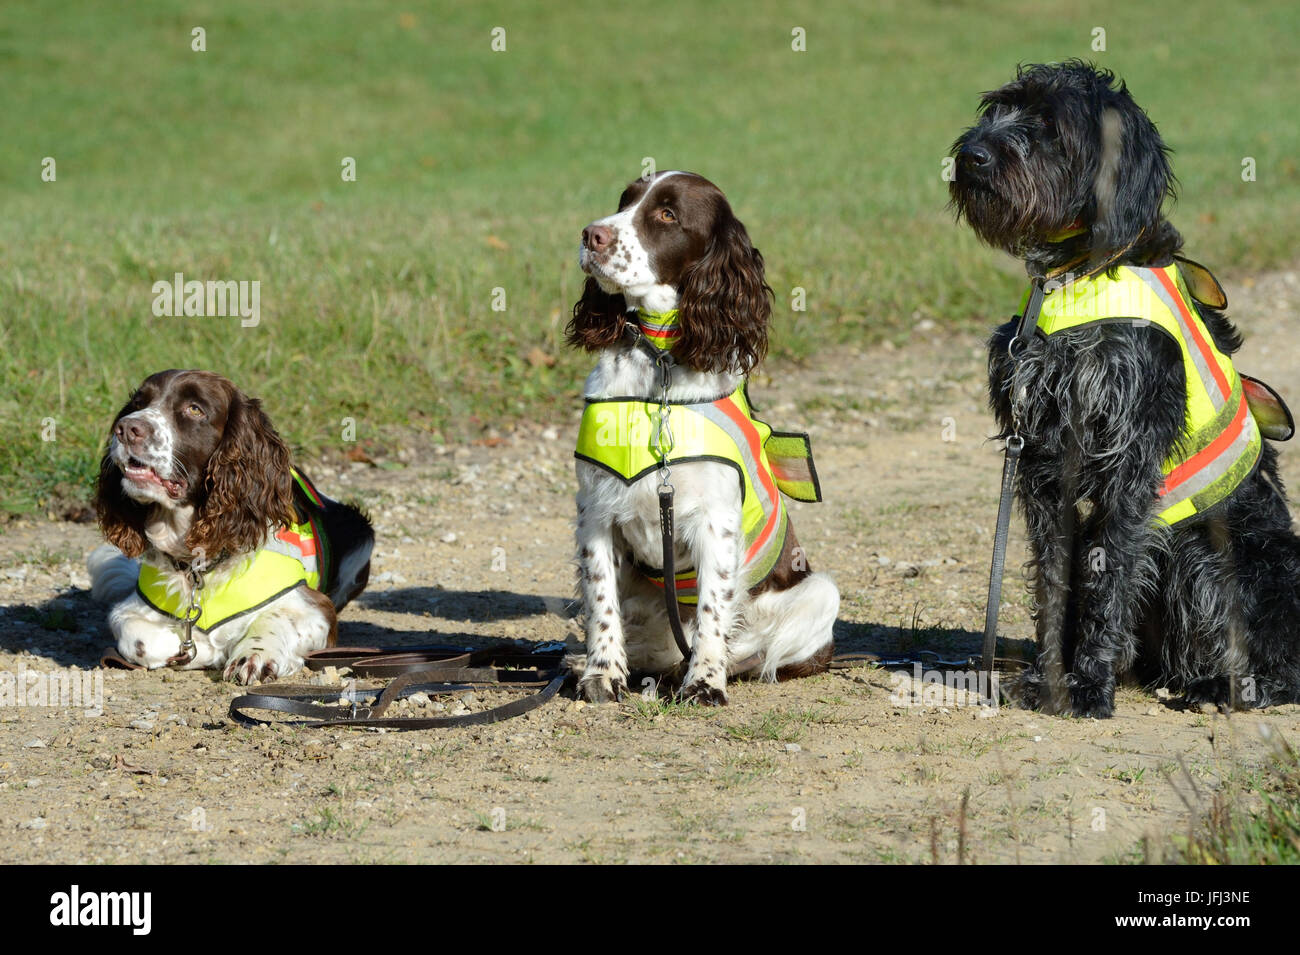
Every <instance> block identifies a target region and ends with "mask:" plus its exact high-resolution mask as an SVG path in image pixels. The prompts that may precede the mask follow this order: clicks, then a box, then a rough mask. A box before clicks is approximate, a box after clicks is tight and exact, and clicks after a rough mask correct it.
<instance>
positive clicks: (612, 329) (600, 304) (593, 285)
mask: <svg viewBox="0 0 1300 955" xmlns="http://www.w3.org/2000/svg"><path fill="white" fill-rule="evenodd" d="M626 314H627V302H626V301H625V300H624V298H623V296H622V295H611V294H609V293H608V292H606V291H605V290H603V289H602V288H601V287H600V285H598V284H597V282H596V280H595V279H593V278H588V279H587V283H586V284H585V285H584V286H583V287H582V298H580V299H578V301H577V303H576V304H575V305H574V306H573V318H572V319H570V320H569V324H568V326H567V327H566V328H565V329H564V333H565V341H567V342H568V343H569V344H570V345H574V346H576V347H578V348H582V349H585V350H586V351H597V350H599V349H601V348H609V347H610V346H611V345H616V344H618V342H619V340H620V339H622V337H623V325H624V323H625V322H626V321H627V319H626V317H625V316H626Z"/></svg>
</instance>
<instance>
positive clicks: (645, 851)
mask: <svg viewBox="0 0 1300 955" xmlns="http://www.w3.org/2000/svg"><path fill="white" fill-rule="evenodd" d="M1226 278H1228V279H1229V280H1230V281H1228V282H1227V283H1225V284H1227V287H1228V289H1229V294H1230V296H1231V298H1232V308H1233V314H1234V317H1235V318H1236V319H1237V320H1238V322H1239V323H1240V324H1241V326H1242V327H1243V328H1244V329H1245V331H1246V333H1247V344H1246V347H1245V349H1244V351H1243V353H1242V355H1241V357H1240V359H1239V365H1240V366H1241V367H1242V369H1243V370H1245V371H1248V372H1249V373H1251V374H1254V375H1256V376H1259V377H1263V378H1265V379H1266V380H1268V381H1269V382H1270V383H1271V384H1273V385H1275V386H1276V387H1277V388H1278V389H1279V390H1281V391H1282V392H1283V394H1284V395H1289V396H1292V398H1293V404H1294V403H1295V397H1294V396H1297V395H1300V352H1297V351H1296V350H1295V349H1294V348H1289V347H1280V346H1281V344H1282V343H1286V342H1289V341H1290V338H1289V336H1288V335H1286V334H1284V332H1285V331H1286V327H1285V326H1286V323H1288V322H1289V320H1290V316H1291V313H1292V311H1293V307H1294V305H1295V303H1296V301H1297V300H1298V299H1300V276H1298V275H1297V274H1296V273H1295V272H1282V273H1274V274H1269V275H1264V276H1257V277H1254V278H1253V279H1252V278H1250V277H1242V276H1237V277H1233V276H1227V277H1226ZM1272 343H1278V346H1275V347H1270V346H1271V344H1272ZM983 364H984V356H983V347H982V344H981V342H980V340H979V339H977V338H975V337H953V336H950V335H945V334H944V333H943V332H942V331H941V330H937V329H934V328H931V327H928V326H927V325H926V323H922V324H921V325H918V328H917V334H916V336H915V343H914V344H909V345H906V346H904V347H901V348H888V347H886V348H876V349H872V350H870V351H866V352H862V353H848V352H846V353H841V354H839V355H837V356H834V357H833V358H829V359H826V360H824V361H822V362H819V363H818V364H816V365H815V366H809V367H790V366H779V365H777V366H774V367H772V368H771V369H769V373H770V377H769V376H768V375H766V374H765V375H761V376H760V377H759V378H758V379H757V380H756V381H755V383H754V386H753V389H752V393H753V397H754V398H755V400H756V402H757V403H758V405H759V406H760V408H761V411H762V416H763V417H764V418H766V419H767V420H769V421H771V422H772V423H773V424H775V425H777V426H778V427H786V428H794V427H802V428H807V429H809V430H810V431H811V432H812V435H813V446H814V450H815V452H816V454H817V461H818V465H819V469H820V471H821V475H822V480H823V488H824V492H825V497H826V503H824V504H820V505H800V504H794V505H792V512H793V517H794V520H795V523H796V525H797V527H798V529H799V536H800V539H801V541H802V542H803V543H804V546H805V548H806V549H807V551H808V554H809V555H810V559H811V562H812V563H813V566H814V567H816V568H819V569H827V570H830V571H831V572H832V573H833V574H834V576H835V577H836V579H837V581H838V583H839V586H840V588H841V591H842V593H843V603H842V607H841V612H840V622H839V624H838V627H837V641H838V643H839V644H840V645H841V647H843V648H847V649H865V650H874V651H878V652H881V653H898V652H903V651H908V650H916V649H929V650H935V651H939V652H940V653H942V654H944V655H945V656H948V657H962V656H964V655H965V654H967V653H975V652H978V646H979V631H980V630H981V628H982V625H983V610H984V588H985V586H986V582H987V581H986V576H987V570H988V558H989V553H988V552H989V547H990V543H991V534H992V531H991V528H992V525H993V519H994V514H995V511H996V506H997V500H996V495H997V486H998V473H999V468H1000V458H999V454H998V451H997V448H996V446H995V445H993V444H992V443H990V442H988V441H987V435H988V434H989V432H990V430H991V419H990V417H989V415H988V413H987V412H986V411H985V407H984V379H983ZM104 410H105V415H106V416H107V415H109V414H110V413H111V409H104ZM270 410H271V411H272V413H273V414H274V409H270ZM578 410H579V409H578V408H577V406H576V405H575V407H573V408H568V409H562V410H561V411H560V412H559V413H557V414H556V415H555V418H554V419H553V420H551V421H549V422H546V423H542V424H536V425H531V426H521V427H519V428H517V429H515V430H513V431H508V432H504V433H502V434H497V433H495V432H485V434H484V436H483V439H482V440H481V441H480V442H478V443H476V444H474V445H471V446H463V447H456V448H454V449H450V450H443V452H442V453H433V452H428V453H423V452H421V453H418V454H417V453H411V452H407V451H403V450H398V449H390V450H389V452H388V453H383V452H379V453H376V454H374V455H373V457H374V461H375V465H376V466H372V465H369V464H363V463H355V462H347V461H345V460H344V459H343V458H342V457H341V456H338V457H334V458H330V459H327V460H323V461H320V460H308V461H305V462H303V463H304V465H305V466H306V468H307V470H308V471H309V473H311V474H312V476H313V477H314V479H315V480H316V482H317V484H319V485H320V487H321V488H322V490H324V491H325V492H326V493H328V494H330V495H331V496H335V497H348V496H351V497H355V498H357V499H359V500H360V501H362V502H363V503H365V504H366V505H367V506H368V507H369V508H370V509H371V511H372V512H373V517H374V520H375V524H376V530H377V532H378V544H377V553H376V557H375V563H374V568H373V571H372V576H371V585H370V588H369V589H368V590H367V592H366V593H365V594H364V595H363V596H362V597H361V599H360V600H359V601H358V602H357V603H355V604H353V605H352V606H350V607H349V608H348V609H347V610H346V611H345V612H344V614H343V617H342V620H341V625H340V641H341V643H343V644H352V645H397V644H415V643H429V642H443V643H459V644H463V645H466V646H483V645H488V644H490V643H492V642H494V641H501V640H507V641H524V642H528V641H553V640H566V639H567V640H568V641H569V642H570V643H575V644H576V642H577V640H578V639H579V633H580V631H579V629H578V626H577V623H576V620H575V619H574V615H575V614H576V607H575V606H574V605H573V603H572V601H571V599H570V598H571V595H572V590H573V566H572V563H571V560H570V558H571V527H570V518H571V511H572V506H573V492H574V489H575V484H574V478H573V468H572V459H571V456H570V450H571V443H570V442H571V440H572V437H573V434H574V431H575V426H576V421H577V417H578ZM106 420H107V418H106ZM1282 460H1283V470H1284V473H1285V474H1286V475H1287V476H1288V478H1289V479H1290V480H1291V482H1292V483H1293V484H1295V483H1297V482H1298V481H1300V454H1298V453H1297V452H1296V450H1295V449H1293V448H1290V447H1287V446H1283V449H1282ZM97 542H98V537H97V533H96V531H95V528H94V526H93V525H90V524H75V523H64V522H53V521H44V520H42V521H38V522H33V521H27V522H14V523H10V524H8V525H7V526H5V527H4V528H3V529H2V531H0V672H4V673H12V674H18V673H20V672H26V673H43V672H49V671H51V670H55V669H58V668H65V667H76V668H81V669H89V668H93V667H95V666H96V663H97V660H98V658H99V653H100V651H101V649H102V648H103V647H105V646H106V645H107V630H106V627H105V623H104V611H103V609H102V608H100V607H98V606H96V605H95V604H94V603H93V602H92V601H91V600H90V598H89V595H88V593H87V590H86V588H87V584H88V581H87V577H86V571H85V566H84V560H85V556H86V554H88V553H89V552H90V550H91V549H92V548H93V547H94V546H95V545H96V543H97ZM1023 554H1024V546H1023V541H1022V539H1021V538H1020V537H1018V536H1017V537H1014V538H1013V540H1012V544H1011V550H1010V558H1009V565H1010V566H1011V567H1012V570H1011V571H1010V572H1009V573H1008V576H1007V585H1006V590H1005V597H1004V599H1005V600H1006V604H1005V606H1004V621H1003V633H1004V634H1007V635H1009V636H1010V637H1011V639H1010V640H1008V641H1006V642H1005V644H1004V652H1006V651H1007V650H1011V651H1015V650H1017V649H1018V648H1020V649H1023V648H1024V647H1025V646H1027V644H1024V643H1021V641H1022V640H1027V638H1028V637H1029V635H1030V633H1031V625H1030V623H1029V619H1028V614H1027V606H1028V601H1027V598H1026V597H1025V595H1024V587H1023V585H1022V583H1021V582H1020V575H1019V569H1018V568H1019V561H1020V559H1021V558H1022V557H1023ZM303 681H304V680H303V678H295V679H294V680H293V682H303ZM900 687H901V688H902V691H903V692H902V695H901V696H900V695H899V694H898V693H897V692H896V691H897V690H898V689H899V688H900ZM913 689H919V688H914V687H913V684H912V682H911V678H910V676H909V675H908V674H907V673H906V672H905V673H904V674H903V676H901V677H895V675H894V674H893V673H891V672H890V671H887V670H881V669H868V668H859V669H855V670H848V671H840V672H834V673H831V674H826V675H823V676H820V677H816V678H812V679H808V680H804V681H799V682H794V683H786V684H781V685H766V684H754V683H747V684H737V685H733V687H732V689H731V703H730V705H729V706H727V707H725V708H721V709H703V708H691V709H688V708H683V707H677V706H661V705H654V704H651V703H648V702H644V701H641V700H632V701H628V702H624V703H620V704H607V705H604V706H588V705H585V704H583V703H580V702H577V701H575V700H574V699H573V698H572V696H571V695H569V696H565V697H560V698H557V699H555V700H553V701H551V702H550V703H548V704H547V705H546V706H544V707H543V708H542V709H540V710H537V711H534V712H533V713H530V714H528V715H527V716H526V717H524V718H520V719H516V720H512V721H508V722H505V723H500V724H496V725H493V726H489V727H484V728H471V729H458V730H457V729H453V730H437V731H424V732H412V733H394V732H387V733H380V732H374V731H360V730H342V729H337V730H309V729H298V730H294V729H286V728H257V729H248V728H244V727H241V726H239V725H238V724H236V723H234V722H233V721H232V720H230V719H229V718H228V716H227V708H228V706H229V703H230V700H231V698H232V697H233V696H234V695H236V690H235V688H234V687H233V686H231V685H230V684H227V683H222V682H220V681H219V680H218V679H216V675H215V674H213V673H202V672H184V673H174V672H170V671H154V672H134V673H123V672H120V671H104V673H103V691H104V703H103V712H102V714H101V715H98V716H87V715H85V713H83V712H82V711H81V710H78V709H71V708H61V707H57V706H39V705H36V706H33V705H25V706H18V705H6V706H0V861H3V862H6V863H14V862H64V863H79V862H225V863H235V862H278V861H286V862H313V863H319V862H362V863H368V862H477V861H499V862H532V861H536V862H582V861H588V862H624V861H626V862H655V861H663V862H750V861H755V862H760V861H761V862H850V861H853V862H882V861H887V862H893V861H906V862H929V861H935V860H937V861H940V862H955V861H958V858H959V854H961V855H963V856H964V858H965V859H966V860H967V861H976V862H1025V863H1030V862H1036V863H1042V862H1046V863H1052V862H1103V861H1122V860H1132V859H1135V858H1140V857H1141V849H1140V845H1141V840H1142V839H1143V837H1144V836H1152V837H1158V836H1160V835H1162V834H1166V833H1169V832H1171V831H1183V830H1185V828H1186V826H1187V825H1188V822H1189V819H1190V813H1189V810H1188V808H1187V806H1186V805H1185V803H1184V798H1187V799H1188V800H1189V801H1191V802H1192V803H1193V804H1195V803H1196V800H1197V798H1198V794H1199V798H1200V799H1201V800H1202V801H1207V800H1208V794H1209V793H1210V792H1211V791H1213V790H1214V789H1215V788H1216V787H1218V786H1220V785H1222V784H1223V782H1224V780H1225V779H1226V778H1228V777H1229V776H1233V775H1236V776H1238V777H1240V776H1241V775H1242V774H1251V773H1254V772H1256V771H1258V769H1259V768H1260V767H1261V766H1263V765H1264V764H1265V762H1266V760H1267V755H1268V753H1269V747H1268V745H1267V744H1266V743H1265V742H1264V741H1263V740H1262V739H1261V738H1260V734H1259V727H1260V725H1267V726H1270V727H1273V728H1275V729H1276V730H1279V731H1280V732H1281V733H1282V734H1283V735H1285V736H1286V737H1287V738H1290V739H1292V740H1296V739H1300V707H1295V706H1286V707H1279V708H1276V709H1273V710H1268V711H1264V712H1259V713H1250V714H1238V715H1235V716H1233V717H1231V718H1230V719H1229V718H1224V717H1221V716H1219V715H1217V714H1205V713H1200V712H1191V711H1186V710H1181V709H1179V708H1177V707H1176V706H1174V705H1173V704H1172V701H1166V700H1165V699H1163V698H1161V697H1159V696H1157V695H1154V694H1149V693H1146V692H1143V691H1140V690H1136V689H1125V690H1122V691H1121V692H1120V695H1119V702H1118V706H1117V715H1116V716H1115V718H1114V719H1111V720H1108V721H1104V722H1099V721H1095V720H1075V719H1061V718H1055V717H1048V716H1044V715H1041V714H1038V713H1034V712H1028V711H1024V710H1019V709H1014V708H1011V707H1009V706H1004V707H1002V708H1000V709H998V710H996V711H991V710H989V709H987V708H984V709H981V708H980V707H975V706H966V705H946V706H945V705H940V704H939V703H937V702H936V701H935V700H934V699H933V698H930V699H927V698H924V697H921V698H916V695H915V694H913V693H912V690H913ZM497 701H498V698H496V697H493V698H489V699H488V700H487V702H497ZM11 702H13V700H12V698H11ZM483 703H484V700H480V699H476V700H471V701H461V700H459V699H451V698H448V699H446V700H434V701H431V703H430V704H429V706H428V707H425V708H424V709H423V710H421V712H425V711H428V712H432V711H433V709H435V708H436V707H438V706H445V707H448V710H447V711H449V712H457V711H458V710H459V709H461V708H463V707H466V706H468V707H469V708H470V709H475V708H479V707H480V706H481V705H483ZM414 712H416V710H415V709H414V708H407V709H405V710H402V711H399V712H398V714H397V715H406V714H411V713H414ZM1247 778H1248V776H1247ZM1180 791H1181V792H1182V794H1183V795H1182V796H1180V794H1179V793H1180ZM966 792H969V797H968V802H967V805H966V809H965V812H964V821H963V813H962V810H961V808H960V807H961V804H962V800H963V793H966ZM1189 793H1190V795H1189ZM959 843H961V848H959Z"/></svg>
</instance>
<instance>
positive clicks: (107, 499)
mask: <svg viewBox="0 0 1300 955" xmlns="http://www.w3.org/2000/svg"><path fill="white" fill-rule="evenodd" d="M125 413H126V410H125V409H123V411H122V414H125ZM118 417H121V414H119V415H118ZM114 420H116V419H114ZM146 513H147V511H146V509H145V506H144V505H143V504H141V503H139V502H138V501H133V500H131V498H129V497H127V496H126V492H125V491H123V490H122V471H121V469H120V468H118V466H117V463H116V462H115V461H114V460H113V458H112V455H110V454H109V453H108V452H107V451H105V452H104V457H103V458H102V459H101V460H100V462H99V481H98V482H97V484H96V487H95V514H96V516H97V517H98V518H99V529H100V531H102V532H103V534H104V539H105V540H107V541H108V542H109V543H110V544H112V545H113V546H114V547H116V548H117V549H118V550H120V551H121V552H122V553H124V554H126V556H127V557H139V556H140V555H141V554H143V553H144V547H145V536H144V522H145V515H146Z"/></svg>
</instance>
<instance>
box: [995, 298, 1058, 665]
mask: <svg viewBox="0 0 1300 955" xmlns="http://www.w3.org/2000/svg"><path fill="white" fill-rule="evenodd" d="M1042 307H1043V280H1042V279H1037V278H1036V279H1034V280H1033V283H1032V284H1031V285H1030V289H1029V302H1028V303H1027V304H1026V305H1025V311H1024V314H1023V315H1021V316H1020V324H1019V325H1017V326H1016V334H1015V335H1014V336H1013V337H1012V339H1011V341H1010V342H1008V343H1007V355H1008V357H1010V359H1011V434H1010V435H1009V436H1008V437H1007V442H1006V450H1005V454H1004V457H1003V460H1002V494H1001V497H1000V498H999V500H998V523H997V529H996V531H995V532H994V535H993V560H992V562H991V564H990V566H989V596H988V603H987V604H986V605H985V608H984V651H983V655H982V658H981V660H980V668H981V669H982V670H984V671H985V672H986V673H988V674H990V675H992V673H993V667H994V666H995V664H996V659H995V658H996V654H997V646H998V613H999V611H1000V610H1001V609H1002V574H1003V572H1004V571H1005V569H1006V563H1007V536H1008V533H1009V529H1010V525H1011V507H1012V502H1013V501H1014V499H1015V489H1016V469H1017V466H1018V465H1019V463H1020V453H1021V452H1022V451H1023V450H1024V449H1025V439H1024V437H1023V436H1022V435H1021V434H1020V396H1019V394H1018V392H1017V387H1016V371H1017V370H1018V369H1017V366H1018V364H1019V360H1020V359H1019V356H1020V354H1021V353H1022V351H1023V349H1024V347H1025V345H1027V344H1028V342H1029V339H1028V337H1027V336H1029V335H1032V334H1033V333H1034V329H1035V328H1036V327H1037V326H1038V313H1039V311H1041V310H1042Z"/></svg>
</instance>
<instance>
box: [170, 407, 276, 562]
mask: <svg viewBox="0 0 1300 955" xmlns="http://www.w3.org/2000/svg"><path fill="white" fill-rule="evenodd" d="M289 467H290V460H289V448H288V447H287V446H286V445H285V443H284V441H283V440H282V439H281V438H280V435H279V434H277V433H276V430H275V428H274V427H272V425H271V422H270V419H268V418H267V416H266V413H265V412H264V411H263V410H262V406H261V403H260V402H259V401H258V400H257V399H256V398H248V397H246V396H245V395H244V394H243V393H241V392H236V394H235V397H234V398H233V400H232V401H231V403H230V411H229V414H228V416H227V418H226V427H225V432H224V434H223V435H222V438H221V444H219V445H218V446H217V449H216V450H215V451H214V452H212V457H211V458H209V459H208V466H207V474H206V475H205V476H204V491H205V494H204V498H203V502H202V504H201V505H200V507H199V511H198V514H197V516H196V517H195V520H194V524H193V526H192V527H191V528H190V533H189V538H188V540H187V544H188V546H189V548H190V550H191V551H192V552H193V553H195V554H204V555H206V556H207V557H208V558H209V559H213V560H215V559H216V558H217V557H218V556H219V555H221V554H223V553H231V554H233V553H239V552H242V551H250V550H254V549H256V548H257V547H258V546H260V545H261V543H262V540H263V538H264V537H265V536H266V532H267V530H268V529H269V528H270V527H271V526H273V525H280V524H288V523H290V522H292V521H293V520H294V510H293V476H292V475H291V474H290V473H289Z"/></svg>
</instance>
